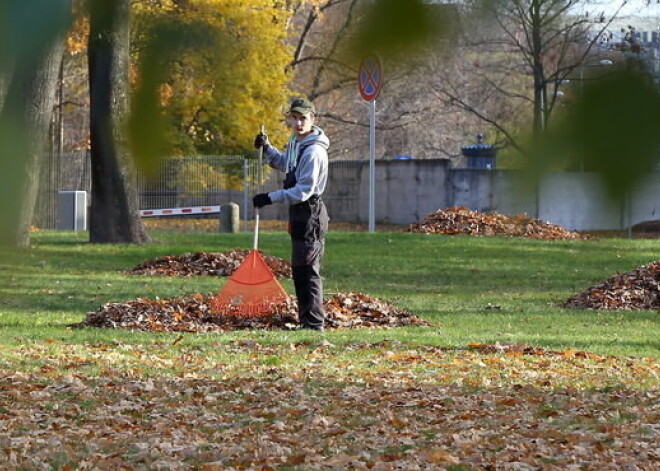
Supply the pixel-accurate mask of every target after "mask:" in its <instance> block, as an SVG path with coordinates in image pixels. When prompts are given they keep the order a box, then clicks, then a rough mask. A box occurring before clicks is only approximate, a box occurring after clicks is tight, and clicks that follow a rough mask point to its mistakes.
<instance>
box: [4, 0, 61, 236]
mask: <svg viewBox="0 0 660 471" xmlns="http://www.w3.org/2000/svg"><path fill="white" fill-rule="evenodd" d="M70 14H71V4H70V1H69V0H31V1H25V0H9V1H7V0H5V1H3V2H1V3H0V85H1V86H0V200H1V201H2V203H1V204H0V222H1V224H0V242H1V243H3V244H11V245H13V244H15V243H17V241H18V240H19V239H20V237H21V236H20V235H17V234H18V233H19V232H21V231H22V230H23V229H26V228H25V227H23V226H24V225H25V224H23V222H25V221H22V220H21V214H22V212H23V211H26V209H29V214H28V216H29V215H31V211H32V209H31V208H28V207H27V206H24V205H25V204H26V201H25V196H26V189H27V188H28V183H29V182H28V177H30V178H31V179H34V174H38V169H39V165H38V164H39V162H38V159H39V158H40V156H41V154H43V152H44V149H43V148H42V147H43V144H44V142H46V134H47V130H46V129H44V126H43V123H45V122H47V120H48V116H41V113H46V111H44V110H50V109H51V108H52V106H51V103H50V101H49V100H51V98H52V97H50V95H51V94H52V93H51V91H49V85H52V84H48V83H47V82H48V80H49V79H48V77H47V76H48V74H47V73H46V72H49V71H47V70H46V69H45V67H49V66H51V65H52V64H50V63H49V59H50V58H49V54H53V53H54V52H53V51H55V50H56V49H54V48H53V46H54V45H55V44H56V42H57V41H61V40H62V33H63V31H64V30H65V29H66V27H67V26H68V24H69V21H70ZM30 188H32V191H34V188H36V187H35V186H34V183H33V182H32V181H30ZM28 201H31V200H30V199H29V198H28ZM28 204H29V203H28ZM23 219H25V218H23Z"/></svg>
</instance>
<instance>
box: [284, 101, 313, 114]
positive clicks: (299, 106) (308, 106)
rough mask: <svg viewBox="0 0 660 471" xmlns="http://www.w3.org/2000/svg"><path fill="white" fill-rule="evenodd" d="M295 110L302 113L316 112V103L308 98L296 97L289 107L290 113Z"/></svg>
mask: <svg viewBox="0 0 660 471" xmlns="http://www.w3.org/2000/svg"><path fill="white" fill-rule="evenodd" d="M294 111H296V112H298V113H302V114H307V113H316V108H314V103H312V102H311V101H309V100H308V99H307V98H296V99H294V100H293V101H292V102H291V107H290V108H289V113H292V112H294Z"/></svg>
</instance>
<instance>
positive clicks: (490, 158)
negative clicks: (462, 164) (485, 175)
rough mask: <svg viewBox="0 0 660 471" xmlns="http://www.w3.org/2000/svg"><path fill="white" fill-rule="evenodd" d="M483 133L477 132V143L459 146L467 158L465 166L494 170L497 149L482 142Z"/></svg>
mask: <svg viewBox="0 0 660 471" xmlns="http://www.w3.org/2000/svg"><path fill="white" fill-rule="evenodd" d="M483 140H484V135H483V134H477V144H472V145H469V146H463V147H461V153H462V154H463V155H464V156H465V157H466V158H467V168H473V169H479V170H495V156H496V155H497V149H496V148H495V147H494V146H491V145H490V144H484V142H483Z"/></svg>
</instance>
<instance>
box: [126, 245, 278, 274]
mask: <svg viewBox="0 0 660 471" xmlns="http://www.w3.org/2000/svg"><path fill="white" fill-rule="evenodd" d="M248 253H250V251H249V250H238V249H237V250H230V251H228V252H195V253H188V254H183V255H167V256H165V257H159V258H154V259H152V260H147V261H146V262H143V263H141V264H139V265H138V266H136V267H135V268H133V269H132V270H129V271H128V273H129V274H132V275H166V276H195V275H211V276H231V275H232V273H234V271H235V270H236V269H237V268H238V267H239V266H240V265H241V263H243V260H244V259H245V257H247V255H248ZM260 253H261V252H260ZM261 255H262V257H263V259H264V260H265V261H266V264H268V267H269V268H270V269H271V271H272V272H273V274H274V275H275V276H276V277H277V278H291V264H290V263H289V262H288V261H286V260H283V259H281V258H279V257H274V256H272V255H266V254H264V253H261Z"/></svg>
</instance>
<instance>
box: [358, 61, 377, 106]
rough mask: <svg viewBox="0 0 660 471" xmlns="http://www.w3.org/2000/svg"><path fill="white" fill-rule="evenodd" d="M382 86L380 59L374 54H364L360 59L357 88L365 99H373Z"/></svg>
mask: <svg viewBox="0 0 660 471" xmlns="http://www.w3.org/2000/svg"><path fill="white" fill-rule="evenodd" d="M382 86H383V68H382V67H381V64H380V59H379V58H378V56H376V55H374V54H369V55H367V56H365V57H364V58H363V59H362V61H360V70H359V73H358V88H359V90H360V95H362V98H364V99H365V100H366V101H374V100H375V99H376V98H377V97H378V95H379V94H380V89H381V88H382Z"/></svg>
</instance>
